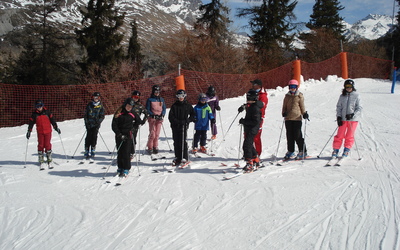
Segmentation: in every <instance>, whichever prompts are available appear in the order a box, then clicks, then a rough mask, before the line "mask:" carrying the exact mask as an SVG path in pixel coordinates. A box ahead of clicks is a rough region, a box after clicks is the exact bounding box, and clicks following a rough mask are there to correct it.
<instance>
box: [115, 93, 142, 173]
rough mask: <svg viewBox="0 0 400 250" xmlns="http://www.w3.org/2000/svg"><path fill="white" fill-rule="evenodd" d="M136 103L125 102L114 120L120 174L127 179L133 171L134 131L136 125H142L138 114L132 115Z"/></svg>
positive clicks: (130, 100)
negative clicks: (130, 171)
mask: <svg viewBox="0 0 400 250" xmlns="http://www.w3.org/2000/svg"><path fill="white" fill-rule="evenodd" d="M134 105H135V101H134V100H133V99H132V98H128V99H126V100H125V102H124V104H123V108H122V111H121V113H119V114H115V115H114V118H113V120H112V124H111V127H112V130H113V131H114V133H115V142H116V147H117V152H118V154H117V162H118V170H117V172H118V174H119V175H120V177H126V176H127V175H128V174H129V170H130V169H131V158H130V154H131V152H132V146H133V136H132V130H133V126H134V125H135V124H136V123H140V119H139V118H138V115H137V114H133V113H132V108H133V106H134Z"/></svg>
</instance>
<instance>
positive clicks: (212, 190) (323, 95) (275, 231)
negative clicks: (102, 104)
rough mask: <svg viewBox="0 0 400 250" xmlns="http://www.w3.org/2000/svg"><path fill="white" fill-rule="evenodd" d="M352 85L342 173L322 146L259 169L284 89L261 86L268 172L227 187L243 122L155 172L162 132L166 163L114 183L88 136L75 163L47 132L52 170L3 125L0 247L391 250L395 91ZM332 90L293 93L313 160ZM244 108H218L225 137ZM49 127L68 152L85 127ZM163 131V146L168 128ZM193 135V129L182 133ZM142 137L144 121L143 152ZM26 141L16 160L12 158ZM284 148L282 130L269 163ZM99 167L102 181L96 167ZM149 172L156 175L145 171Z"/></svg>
mask: <svg viewBox="0 0 400 250" xmlns="http://www.w3.org/2000/svg"><path fill="white" fill-rule="evenodd" d="M355 81H356V84H357V85H356V87H357V89H358V91H359V92H360V94H361V97H362V104H363V107H364V110H363V117H362V119H361V122H360V124H359V127H358V130H357V133H356V145H355V146H354V147H353V149H352V151H351V155H350V157H349V158H348V159H346V160H345V161H344V164H343V165H342V166H341V167H336V166H331V167H324V165H325V163H326V162H327V160H328V157H329V155H330V152H331V141H330V142H329V143H328V145H327V147H326V148H325V149H324V151H323V152H322V154H321V158H320V159H317V158H316V157H313V158H310V159H307V160H305V161H304V163H302V162H301V161H297V162H291V163H288V164H286V165H284V166H276V165H268V162H269V161H270V160H271V159H273V158H272V157H271V155H274V154H275V153H276V151H277V147H278V141H279V138H278V136H279V133H280V131H281V126H282V118H281V115H280V109H281V105H282V101H283V96H284V94H285V93H286V91H287V90H286V89H284V90H281V89H277V90H269V104H268V108H267V113H266V119H265V122H264V131H263V151H264V153H263V156H262V159H263V160H264V163H265V164H266V167H265V168H263V169H261V170H260V171H256V172H254V173H251V174H244V175H242V176H240V177H238V178H235V179H232V180H228V181H222V178H223V176H224V174H223V170H225V171H227V174H226V175H230V174H233V172H234V171H235V170H236V169H235V168H234V167H232V166H233V163H236V162H237V158H238V150H239V149H240V150H241V145H239V135H240V127H239V126H238V125H237V121H238V119H240V117H241V116H239V117H238V118H237V121H236V122H235V124H234V125H233V126H232V128H231V131H230V132H229V134H228V135H227V136H226V137H225V141H222V138H223V136H222V129H221V128H220V126H221V124H220V119H219V118H217V123H218V125H219V132H220V134H219V135H218V139H217V140H216V141H215V142H213V152H214V153H215V154H216V156H215V157H210V156H206V155H204V156H203V155H202V158H192V159H191V160H192V164H191V166H190V168H185V169H182V170H178V171H176V172H175V173H168V172H167V171H164V167H168V166H169V163H170V162H171V161H172V158H173V153H171V152H169V150H168V149H169V147H168V144H167V141H166V140H165V138H164V136H162V137H161V138H160V149H164V150H165V151H164V152H162V153H163V155H165V156H166V159H165V160H157V161H151V159H150V156H148V155H143V156H141V160H140V162H139V163H138V164H139V168H140V174H141V175H140V176H139V174H138V170H137V166H136V161H135V159H134V161H133V162H132V170H131V174H130V175H129V177H128V179H126V180H125V182H124V183H123V185H121V186H118V187H116V186H114V184H115V178H113V176H114V175H115V171H116V167H115V165H111V166H110V164H111V162H110V159H111V157H112V156H111V155H110V154H109V153H108V151H106V150H105V147H104V143H103V141H101V140H99V141H98V147H97V148H98V156H96V162H95V163H94V164H82V165H78V162H79V161H80V158H79V157H81V156H80V154H81V153H80V152H79V150H78V153H77V155H76V158H77V159H68V161H66V160H65V155H64V154H63V150H62V148H61V145H60V137H58V136H54V135H53V140H52V144H53V151H54V152H55V153H54V159H55V160H56V161H57V163H59V165H55V168H54V169H52V170H49V169H46V170H44V171H39V170H38V167H37V166H36V165H35V164H36V159H37V154H36V153H35V148H36V143H37V141H36V140H37V139H36V132H34V133H32V137H31V139H30V140H29V141H28V142H27V140H26V138H25V132H26V125H24V126H21V127H14V128H1V129H0V135H1V137H0V140H1V143H0V148H1V152H2V153H1V157H0V186H1V192H0V195H1V200H0V204H1V206H0V211H1V216H0V223H1V225H2V231H1V232H0V249H290V250H293V249H295V250H296V249H299V250H300V249H399V248H400V240H399V238H400V237H399V232H400V209H399V197H400V170H399V168H398V166H400V160H399V154H398V153H397V148H398V145H399V142H400V136H399V135H400V133H399V132H398V128H399V127H400V115H399V113H398V111H397V108H396V105H397V106H398V94H394V95H393V94H388V91H389V89H390V84H391V83H390V82H389V81H383V80H373V79H356V80H355ZM342 84H343V81H342V80H341V79H338V80H336V79H335V78H334V77H333V78H331V79H330V80H329V81H327V82H320V81H307V82H306V83H304V84H303V86H302V88H301V91H302V92H303V93H304V95H305V104H306V107H307V110H308V112H309V114H310V121H309V122H307V136H306V143H307V147H308V151H309V154H310V155H312V156H316V155H318V153H319V152H320V151H321V149H322V147H323V146H324V145H325V143H326V141H327V140H328V139H329V136H330V135H331V134H332V132H333V131H334V129H335V126H336V122H335V113H334V111H335V105H336V101H337V98H338V97H339V94H340V90H341V88H342ZM331 93H334V94H331ZM382 100H385V102H386V103H387V105H382ZM243 101H244V97H237V98H232V99H229V100H224V101H222V102H221V107H222V111H221V112H223V113H221V114H223V115H225V116H226V117H224V118H223V119H222V126H223V127H224V132H225V133H226V130H227V128H228V127H229V125H230V124H231V123H232V121H233V119H234V117H235V115H236V112H237V111H236V110H237V107H238V106H240V104H241V103H243ZM104 124H106V125H105V126H102V128H101V131H100V132H101V134H102V136H103V138H104V139H105V140H106V143H107V145H108V146H109V148H111V147H110V146H112V145H114V144H113V143H114V138H113V136H114V134H113V133H112V131H111V130H110V128H109V126H108V125H109V124H111V117H110V116H107V118H106V120H105V121H104ZM59 126H60V128H61V130H62V132H63V133H62V134H61V135H62V139H63V143H64V145H65V146H66V151H67V155H69V156H71V155H72V153H73V152H74V150H75V149H76V147H77V143H78V142H79V140H80V138H81V136H82V134H83V133H84V128H83V122H82V121H81V120H79V119H78V120H73V121H66V122H61V123H60V124H59ZM164 126H165V129H166V132H167V136H168V138H169V140H170V141H169V143H170V144H171V145H172V143H171V142H172V141H171V131H170V128H169V124H168V121H166V122H165V124H164ZM304 126H305V124H304V123H303V129H304ZM192 129H193V126H192V125H191V126H190V128H189V131H188V134H189V137H190V135H191V134H192ZM146 133H147V126H146V125H145V126H144V127H143V131H142V138H141V139H140V145H141V146H140V147H141V148H143V146H144V145H145V144H146V140H147V138H146ZM162 135H163V134H162ZM191 139H192V138H189V142H188V143H189V145H191ZM241 142H243V138H241ZM26 143H28V148H29V152H28V157H27V162H26V165H25V161H24V153H21V152H25V147H26ZM356 146H357V148H358V151H357V148H356ZM285 149H286V138H285V131H283V133H282V138H281V140H280V145H279V148H278V157H279V156H282V155H283V154H284V153H285V152H286V150H285ZM4 152H7V153H4ZM359 153H360V155H359ZM360 156H361V158H362V159H361V160H358V158H360ZM221 162H226V163H227V165H228V166H226V167H224V166H221V165H220V163H221ZM241 163H242V164H243V162H242V161H241ZM24 166H26V168H24ZM109 166H110V168H109V172H108V173H107V175H106V176H105V179H102V177H103V176H104V174H105V171H106V169H103V167H106V168H107V167H109ZM153 169H159V170H162V171H161V172H160V173H152V170H153ZM106 180H111V183H106Z"/></svg>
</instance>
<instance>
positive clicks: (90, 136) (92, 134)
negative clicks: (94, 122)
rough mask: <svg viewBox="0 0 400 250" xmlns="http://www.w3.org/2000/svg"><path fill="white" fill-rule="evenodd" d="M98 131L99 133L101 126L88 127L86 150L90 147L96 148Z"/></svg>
mask: <svg viewBox="0 0 400 250" xmlns="http://www.w3.org/2000/svg"><path fill="white" fill-rule="evenodd" d="M98 133H99V127H93V128H88V129H86V138H85V150H86V149H87V150H89V149H90V147H92V150H94V149H95V148H96V144H97V135H98Z"/></svg>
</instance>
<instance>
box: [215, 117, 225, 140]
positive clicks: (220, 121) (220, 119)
mask: <svg viewBox="0 0 400 250" xmlns="http://www.w3.org/2000/svg"><path fill="white" fill-rule="evenodd" d="M215 114H216V113H215ZM218 116H219V123H220V125H221V131H222V138H225V133H224V126H222V118H221V113H220V114H219V115H218Z"/></svg>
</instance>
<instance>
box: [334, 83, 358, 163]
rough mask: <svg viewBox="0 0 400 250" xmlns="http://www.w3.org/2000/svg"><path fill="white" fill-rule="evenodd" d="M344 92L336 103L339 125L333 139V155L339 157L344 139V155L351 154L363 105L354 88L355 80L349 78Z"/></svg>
mask: <svg viewBox="0 0 400 250" xmlns="http://www.w3.org/2000/svg"><path fill="white" fill-rule="evenodd" d="M343 86H344V88H343V90H342V94H341V95H340V96H339V100H338V102H337V104H336V117H337V124H338V126H339V128H338V131H337V134H336V136H335V137H334V139H333V152H332V157H335V158H336V157H338V154H339V149H340V148H341V146H342V144H343V140H344V150H343V154H342V157H347V156H348V155H349V152H350V149H351V148H352V147H353V144H354V134H355V132H356V129H357V125H358V121H359V119H360V116H361V111H362V106H361V100H360V95H359V94H358V93H357V92H356V89H355V88H354V81H353V80H351V79H348V80H346V81H345V82H344V85H343Z"/></svg>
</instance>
